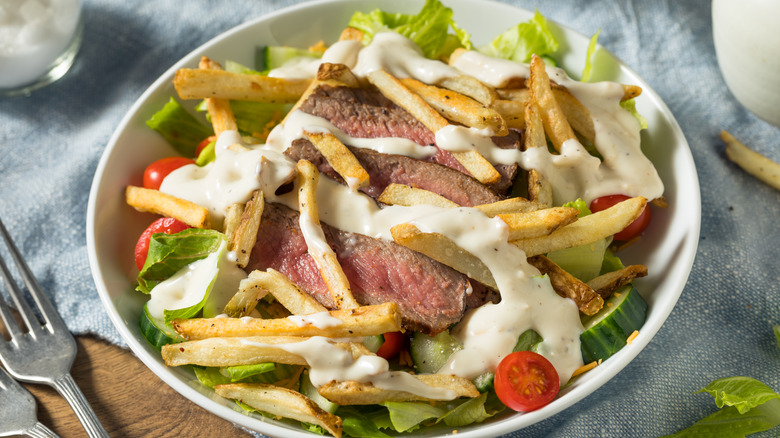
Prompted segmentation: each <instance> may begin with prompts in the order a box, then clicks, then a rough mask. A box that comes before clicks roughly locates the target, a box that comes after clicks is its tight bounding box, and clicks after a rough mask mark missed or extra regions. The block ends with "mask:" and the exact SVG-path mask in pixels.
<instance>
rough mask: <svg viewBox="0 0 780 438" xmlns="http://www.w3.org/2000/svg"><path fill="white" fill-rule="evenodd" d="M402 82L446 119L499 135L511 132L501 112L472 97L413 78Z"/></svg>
mask: <svg viewBox="0 0 780 438" xmlns="http://www.w3.org/2000/svg"><path fill="white" fill-rule="evenodd" d="M401 83H402V84H404V85H405V86H406V87H407V88H408V89H409V90H410V91H412V92H413V93H415V94H417V95H418V96H420V97H421V98H422V99H423V100H424V101H425V103H427V104H428V105H430V106H431V107H432V108H433V109H435V110H436V111H438V112H439V113H440V114H441V115H442V116H444V117H445V118H446V119H449V120H452V121H454V122H457V123H460V124H462V125H466V126H470V127H472V128H477V129H490V130H492V131H493V134H494V135H497V136H504V135H507V134H508V133H509V131H508V130H507V124H506V122H505V121H504V119H503V118H502V117H501V114H499V113H498V112H497V111H496V110H494V109H491V108H489V107H486V106H485V105H483V104H482V103H480V102H477V101H476V100H474V99H471V98H470V97H466V96H464V95H463V94H460V93H458V92H455V91H452V90H448V89H445V88H439V87H436V86H434V85H427V84H424V83H422V82H420V81H418V80H415V79H412V78H404V79H401Z"/></svg>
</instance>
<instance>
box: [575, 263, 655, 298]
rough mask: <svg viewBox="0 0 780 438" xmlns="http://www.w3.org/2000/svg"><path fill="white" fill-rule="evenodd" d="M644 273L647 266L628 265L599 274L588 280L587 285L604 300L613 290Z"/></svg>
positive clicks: (644, 274) (645, 273) (642, 275)
mask: <svg viewBox="0 0 780 438" xmlns="http://www.w3.org/2000/svg"><path fill="white" fill-rule="evenodd" d="M646 275H647V266H644V265H630V266H626V267H625V268H623V269H618V270H617V271H613V272H608V273H606V274H604V275H599V276H598V277H596V278H594V279H592V280H590V281H588V286H590V287H591V288H593V290H595V291H596V293H597V294H599V295H601V297H602V298H604V299H605V300H606V299H607V298H609V297H610V295H612V293H613V292H614V291H616V290H618V289H620V288H621V287H623V286H625V285H627V284H628V283H631V281H633V280H634V279H635V278H639V277H644V276H646Z"/></svg>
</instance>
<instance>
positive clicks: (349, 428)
mask: <svg viewBox="0 0 780 438" xmlns="http://www.w3.org/2000/svg"><path fill="white" fill-rule="evenodd" d="M336 415H338V416H339V417H341V427H342V428H343V429H344V435H346V436H359V437H366V438H391V436H390V435H388V434H386V433H384V432H382V431H381V430H379V427H378V426H377V425H376V424H374V422H373V421H371V419H370V418H369V417H368V416H366V415H365V414H363V413H362V412H360V411H359V410H358V409H356V408H355V407H354V406H342V407H339V409H338V411H336Z"/></svg>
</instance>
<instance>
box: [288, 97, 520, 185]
mask: <svg viewBox="0 0 780 438" xmlns="http://www.w3.org/2000/svg"><path fill="white" fill-rule="evenodd" d="M300 110H302V111H304V112H306V113H309V114H311V115H314V116H317V117H322V118H324V119H327V120H328V121H330V122H331V123H332V124H333V125H334V126H336V127H337V128H339V129H341V130H342V131H344V132H346V133H347V134H348V135H350V136H351V137H355V138H381V137H398V138H405V139H408V140H411V141H413V142H415V143H417V144H419V145H423V146H425V145H434V146H435V145H436V138H435V135H434V133H433V132H431V130H429V129H428V128H427V127H426V126H425V125H423V124H422V123H421V122H420V121H418V120H417V119H415V118H414V117H412V115H411V114H409V113H408V112H406V111H405V110H404V109H403V108H401V107H399V106H397V105H395V104H394V103H393V102H391V101H390V100H389V99H387V98H386V97H385V96H383V95H382V94H381V93H380V92H378V91H376V90H371V89H364V88H350V87H331V86H328V85H324V86H321V87H319V88H318V89H317V90H315V91H314V92H313V93H312V94H311V96H309V98H308V99H306V101H305V102H304V103H303V104H302V105H301V107H300ZM493 141H494V143H496V145H497V146H498V147H500V148H518V147H519V145H520V139H519V137H518V136H517V134H516V133H512V134H510V135H509V136H506V137H494V138H493ZM428 161H432V162H434V163H438V164H441V165H443V166H447V167H449V168H452V169H455V170H458V171H460V172H462V173H465V174H467V175H469V173H468V171H467V170H466V169H465V168H464V167H463V165H462V164H460V163H459V162H458V160H456V159H455V157H453V156H452V154H451V153H450V152H449V151H446V150H444V149H439V148H437V152H436V154H434V155H433V156H431V157H430V158H428ZM495 167H496V170H498V172H499V173H501V176H502V177H501V180H500V181H499V182H497V183H495V184H492V185H491V188H492V189H494V190H495V191H496V192H497V193H500V194H506V192H507V191H508V189H509V188H510V187H511V186H512V184H513V183H514V180H515V178H516V177H517V173H518V171H517V169H518V166H517V165H497V166H495Z"/></svg>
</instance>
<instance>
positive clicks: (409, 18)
mask: <svg viewBox="0 0 780 438" xmlns="http://www.w3.org/2000/svg"><path fill="white" fill-rule="evenodd" d="M349 26H350V27H354V28H356V29H360V30H361V31H363V35H364V37H363V43H364V44H368V43H370V42H371V40H372V39H373V38H374V35H376V34H377V33H379V32H385V31H394V32H397V33H399V34H401V35H403V36H405V37H407V38H409V39H410V40H412V41H414V43H415V44H417V45H418V46H419V47H420V49H421V50H422V52H423V54H424V55H425V56H426V57H428V58H431V59H437V58H439V57H441V56H443V55H447V54H448V53H449V52H452V50H454V49H455V48H457V47H465V48H467V49H471V39H470V38H471V37H470V35H469V34H468V33H467V32H466V31H464V30H462V29H460V28H458V27H456V26H455V23H454V21H453V20H452V9H450V8H448V7H446V6H444V4H442V3H441V2H440V1H439V0H426V2H425V5H424V6H423V8H422V9H421V10H420V12H418V13H417V14H414V15H412V14H402V13H395V14H394V13H390V12H385V11H382V10H380V9H375V10H373V11H371V12H368V13H364V12H355V13H354V14H353V15H352V18H350V20H349ZM450 27H452V28H453V29H454V32H455V34H454V35H451V34H449V29H450Z"/></svg>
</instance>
